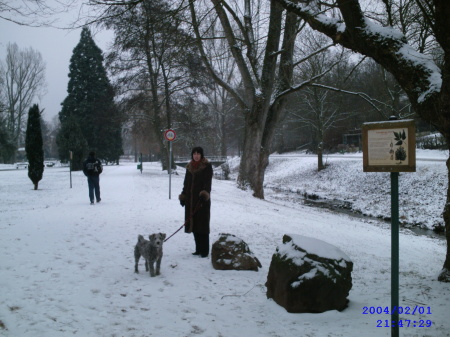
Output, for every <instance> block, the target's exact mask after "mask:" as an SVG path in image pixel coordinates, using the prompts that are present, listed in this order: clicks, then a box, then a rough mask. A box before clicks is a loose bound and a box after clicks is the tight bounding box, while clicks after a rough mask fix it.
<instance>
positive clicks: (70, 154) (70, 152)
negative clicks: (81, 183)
mask: <svg viewBox="0 0 450 337" xmlns="http://www.w3.org/2000/svg"><path fill="white" fill-rule="evenodd" d="M72 153H73V152H72V151H69V158H70V159H69V172H70V173H69V175H70V188H72V157H73V154H72Z"/></svg>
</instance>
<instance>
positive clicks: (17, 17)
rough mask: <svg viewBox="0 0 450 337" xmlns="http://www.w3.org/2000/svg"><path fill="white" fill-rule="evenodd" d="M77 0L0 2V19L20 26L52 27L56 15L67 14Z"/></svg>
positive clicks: (56, 20)
mask: <svg viewBox="0 0 450 337" xmlns="http://www.w3.org/2000/svg"><path fill="white" fill-rule="evenodd" d="M77 2H78V1H77V0H53V1H49V0H22V1H11V0H0V19H2V20H6V21H10V22H13V23H16V24H18V25H21V26H30V27H45V26H54V25H55V24H56V23H57V22H58V20H59V18H58V15H60V14H62V13H66V12H69V11H70V10H72V9H73V8H74V7H75V6H76V5H77Z"/></svg>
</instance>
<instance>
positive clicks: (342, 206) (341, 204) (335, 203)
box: [271, 189, 445, 240]
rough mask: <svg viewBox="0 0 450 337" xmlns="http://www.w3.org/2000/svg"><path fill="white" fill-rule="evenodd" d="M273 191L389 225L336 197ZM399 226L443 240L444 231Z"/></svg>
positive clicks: (288, 198)
mask: <svg viewBox="0 0 450 337" xmlns="http://www.w3.org/2000/svg"><path fill="white" fill-rule="evenodd" d="M271 190H272V191H273V192H274V195H273V196H272V198H274V199H277V200H284V201H290V202H294V203H298V204H301V205H305V206H310V207H316V208H325V209H329V210H331V211H334V212H337V213H343V214H347V215H349V216H351V217H354V218H358V219H368V220H372V221H375V222H378V223H380V224H387V225H389V226H390V224H391V220H390V219H382V218H377V217H372V216H368V215H364V214H361V213H360V212H356V211H354V210H353V209H352V203H351V202H349V201H343V200H337V199H322V198H318V197H313V198H308V197H305V196H303V195H302V194H298V193H294V192H286V191H280V190H276V189H271ZM399 226H400V228H406V229H409V230H410V231H411V232H413V233H415V234H417V235H423V236H427V237H431V238H437V239H441V240H445V234H444V233H438V232H435V231H433V230H430V229H424V228H420V227H417V226H410V225H405V224H402V223H400V224H399Z"/></svg>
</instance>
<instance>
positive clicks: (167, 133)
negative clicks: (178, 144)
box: [164, 129, 177, 199]
mask: <svg viewBox="0 0 450 337" xmlns="http://www.w3.org/2000/svg"><path fill="white" fill-rule="evenodd" d="M164 138H165V139H166V140H167V141H168V142H169V199H170V197H171V190H172V142H173V141H174V140H175V139H176V138H177V134H176V132H175V131H174V130H172V129H168V130H166V131H165V132H164Z"/></svg>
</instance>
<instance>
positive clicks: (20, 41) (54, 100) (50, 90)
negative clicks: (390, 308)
mask: <svg viewBox="0 0 450 337" xmlns="http://www.w3.org/2000/svg"><path fill="white" fill-rule="evenodd" d="M80 34H81V29H76V30H71V31H69V30H61V29H56V28H44V27H39V28H33V27H27V26H20V25H18V24H14V23H11V22H9V21H6V20H2V19H0V60H1V61H2V62H4V61H5V56H6V46H7V45H8V42H11V43H14V42H15V43H16V44H17V45H18V46H19V48H20V49H25V48H29V47H32V48H33V49H34V50H36V51H39V52H40V53H41V55H42V58H43V59H44V62H45V63H46V81H47V93H46V94H45V96H43V97H42V99H41V101H38V100H37V99H36V102H37V103H38V104H39V108H40V109H41V110H42V109H45V110H44V114H43V118H44V120H46V121H51V120H52V119H53V117H54V116H56V115H57V114H58V112H59V111H60V109H61V103H62V101H63V100H64V98H65V97H66V95H67V84H68V80H69V77H68V73H69V62H70V57H71V56H72V52H73V49H74V48H75V46H76V45H77V43H78V42H79V40H80ZM93 38H94V41H95V43H96V44H97V45H98V47H100V49H102V51H103V52H106V51H107V46H108V43H109V42H110V41H111V39H112V33H111V32H100V33H97V34H96V35H95V36H93Z"/></svg>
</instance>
